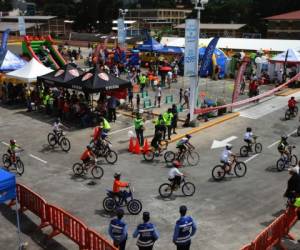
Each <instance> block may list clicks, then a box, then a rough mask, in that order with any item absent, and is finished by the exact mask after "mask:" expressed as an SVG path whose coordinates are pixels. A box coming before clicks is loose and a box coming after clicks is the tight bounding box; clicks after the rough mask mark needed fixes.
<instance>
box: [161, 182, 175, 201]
mask: <svg viewBox="0 0 300 250" xmlns="http://www.w3.org/2000/svg"><path fill="white" fill-rule="evenodd" d="M158 192H159V195H160V196H161V197H162V198H169V197H170V196H171V195H172V193H173V190H172V187H171V185H170V184H169V183H164V184H161V185H160V186H159V189H158Z"/></svg>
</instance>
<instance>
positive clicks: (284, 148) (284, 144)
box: [277, 135, 290, 159]
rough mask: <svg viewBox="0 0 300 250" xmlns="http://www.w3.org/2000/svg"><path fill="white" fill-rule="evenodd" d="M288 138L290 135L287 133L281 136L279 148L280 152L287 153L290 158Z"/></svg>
mask: <svg viewBox="0 0 300 250" xmlns="http://www.w3.org/2000/svg"><path fill="white" fill-rule="evenodd" d="M287 139H288V137H287V136H286V135H283V136H281V140H280V142H279V144H278V147H277V149H278V152H279V153H280V154H284V155H286V156H287V157H288V159H289V156H290V152H289V150H288V145H289V143H288V141H287Z"/></svg>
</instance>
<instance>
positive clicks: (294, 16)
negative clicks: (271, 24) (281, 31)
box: [264, 10, 300, 20]
mask: <svg viewBox="0 0 300 250" xmlns="http://www.w3.org/2000/svg"><path fill="white" fill-rule="evenodd" d="M264 19H266V20H300V10H296V11H292V12H288V13H284V14H280V15H276V16H270V17H266V18H264Z"/></svg>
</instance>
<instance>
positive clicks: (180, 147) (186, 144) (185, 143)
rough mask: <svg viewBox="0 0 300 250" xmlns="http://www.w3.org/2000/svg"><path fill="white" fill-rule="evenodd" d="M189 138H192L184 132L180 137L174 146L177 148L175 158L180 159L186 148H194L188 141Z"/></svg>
mask: <svg viewBox="0 0 300 250" xmlns="http://www.w3.org/2000/svg"><path fill="white" fill-rule="evenodd" d="M191 138H192V136H191V135H189V134H186V135H185V136H184V137H183V138H182V139H180V140H179V141H178V142H177V144H176V148H178V150H179V154H178V158H177V159H180V158H181V156H182V155H183V154H184V153H185V152H186V150H187V149H195V147H194V146H193V145H192V144H191V143H190V142H189V141H190V139H191Z"/></svg>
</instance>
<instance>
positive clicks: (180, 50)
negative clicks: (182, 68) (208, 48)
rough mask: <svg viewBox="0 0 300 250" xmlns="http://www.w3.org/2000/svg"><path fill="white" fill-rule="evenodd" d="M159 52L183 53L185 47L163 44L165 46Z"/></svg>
mask: <svg viewBox="0 0 300 250" xmlns="http://www.w3.org/2000/svg"><path fill="white" fill-rule="evenodd" d="M157 52H159V53H166V54H183V53H184V49H183V48H180V47H175V46H163V48H162V49H159V50H158V51H157Z"/></svg>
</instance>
